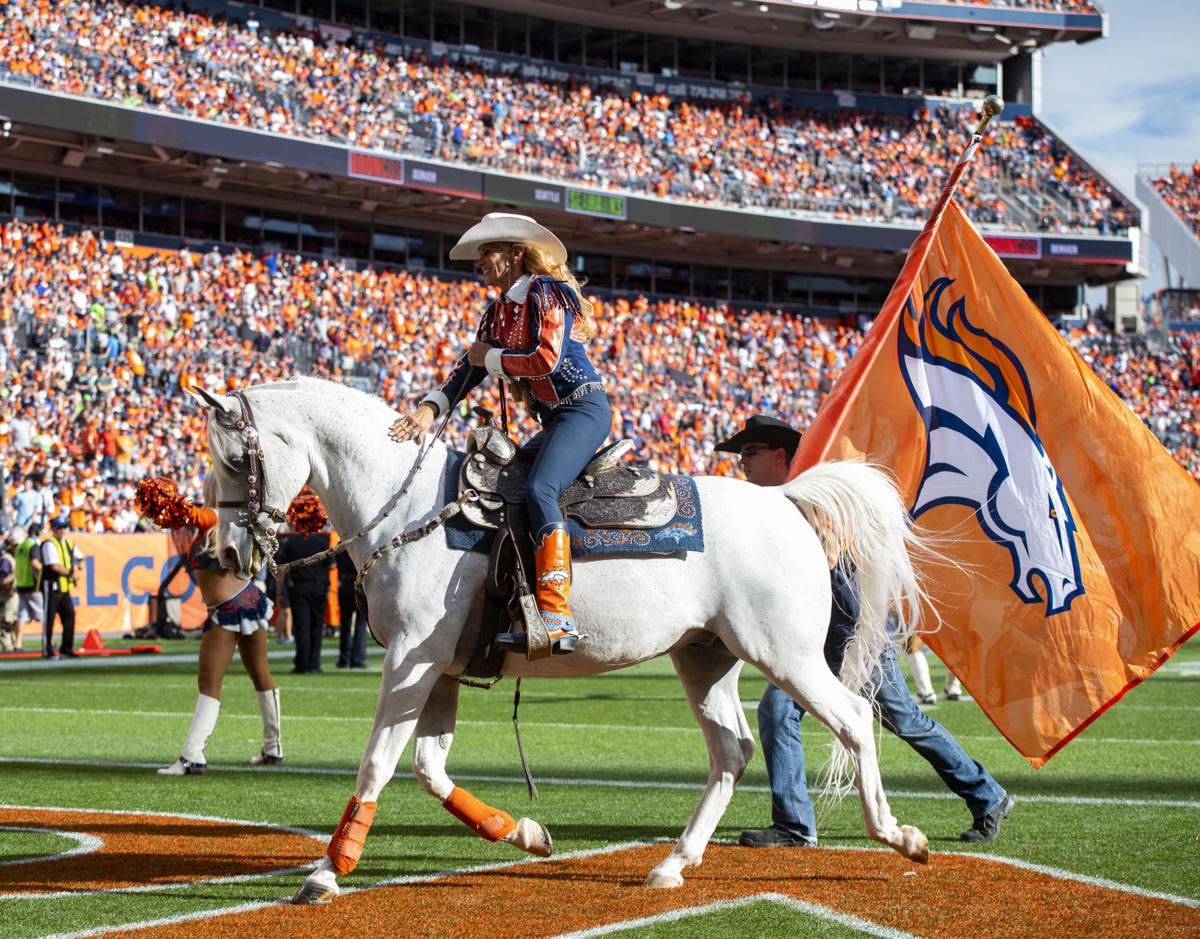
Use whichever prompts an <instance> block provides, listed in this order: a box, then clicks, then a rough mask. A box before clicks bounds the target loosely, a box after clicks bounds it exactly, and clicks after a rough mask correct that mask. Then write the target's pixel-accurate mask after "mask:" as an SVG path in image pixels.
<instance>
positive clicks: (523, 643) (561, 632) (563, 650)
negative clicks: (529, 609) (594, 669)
mask: <svg viewBox="0 0 1200 939" xmlns="http://www.w3.org/2000/svg"><path fill="white" fill-rule="evenodd" d="M578 641H579V634H578V633H572V632H567V631H566V630H565V629H552V630H550V652H551V654H552V655H570V654H571V653H572V652H574V651H575V644H576V643H577V642H578ZM496 645H498V646H499V647H500V648H501V649H503V650H504V651H505V652H519V653H520V654H521V655H525V654H526V653H528V651H529V634H528V633H524V632H519V633H497V634H496Z"/></svg>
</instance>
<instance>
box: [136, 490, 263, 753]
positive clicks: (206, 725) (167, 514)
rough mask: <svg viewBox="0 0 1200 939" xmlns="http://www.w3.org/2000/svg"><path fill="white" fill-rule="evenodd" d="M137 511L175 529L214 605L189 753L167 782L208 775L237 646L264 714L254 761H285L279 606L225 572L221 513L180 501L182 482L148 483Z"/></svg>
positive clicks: (187, 740)
mask: <svg viewBox="0 0 1200 939" xmlns="http://www.w3.org/2000/svg"><path fill="white" fill-rule="evenodd" d="M135 501H136V504H137V506H138V508H139V509H140V510H141V511H142V513H143V514H144V515H145V516H146V517H147V518H149V519H150V520H151V521H152V522H154V524H156V525H158V526H159V527H160V528H167V529H171V530H172V536H173V538H174V539H175V544H176V547H177V549H178V550H179V552H180V554H181V555H183V558H184V566H185V567H186V568H187V572H188V576H189V577H190V578H191V579H192V581H193V582H194V583H195V584H196V586H197V587H198V588H199V589H200V595H201V596H202V597H203V598H204V602H205V604H206V605H207V606H208V618H207V619H206V620H205V621H204V632H203V635H202V636H201V639H200V678H199V685H200V695H199V697H198V698H197V699H196V709H195V711H194V712H193V714H192V723H191V726H189V727H188V731H187V736H186V737H184V739H183V754H182V755H181V756H180V757H179V759H178V760H176V761H175V762H174V763H172V764H171V765H170V766H164V767H163V768H162V769H160V770H159V771H158V775H160V776H194V775H199V774H200V773H203V772H204V771H205V769H207V763H206V762H205V760H204V745H205V744H206V743H207V742H208V738H209V735H210V734H211V733H212V732H213V728H215V727H216V725H217V715H218V713H219V712H220V710H221V680H222V679H223V678H224V677H225V671H226V669H228V668H229V662H230V660H231V659H232V658H233V650H234V648H235V647H236V648H237V650H238V653H239V654H240V655H241V658H242V664H243V665H245V667H246V672H247V673H248V674H249V676H250V681H251V682H253V683H254V690H255V691H256V692H257V693H258V710H259V713H260V714H261V715H262V725H263V745H262V749H261V750H260V751H259V752H258V754H257V755H256V756H252V757H251V758H250V763H251V764H252V765H254V766H262V765H264V764H274V763H282V762H283V747H282V745H281V743H280V738H279V689H278V688H277V687H275V680H274V679H273V678H272V677H271V668H270V666H269V665H268V664H267V629H268V625H267V621H268V620H269V619H270V618H271V601H270V599H269V598H268V597H267V596H266V595H265V594H264V593H263V592H262V591H261V590H259V589H258V585H257V584H255V583H254V582H253V581H250V580H244V579H243V578H241V577H238V576H237V575H236V574H233V573H231V572H230V571H227V570H225V569H224V568H222V567H221V562H220V561H218V560H217V559H216V556H215V554H216V552H215V551H214V542H215V538H216V527H215V526H216V524H217V513H216V512H214V511H213V510H212V509H208V508H202V507H200V506H198V505H195V504H193V503H191V502H188V501H187V500H186V499H183V498H182V497H180V496H179V494H178V492H177V490H176V486H175V483H174V482H172V481H171V480H169V479H163V478H161V477H159V478H155V479H144V480H142V481H141V483H139V484H138V488H137V496H136V500H135Z"/></svg>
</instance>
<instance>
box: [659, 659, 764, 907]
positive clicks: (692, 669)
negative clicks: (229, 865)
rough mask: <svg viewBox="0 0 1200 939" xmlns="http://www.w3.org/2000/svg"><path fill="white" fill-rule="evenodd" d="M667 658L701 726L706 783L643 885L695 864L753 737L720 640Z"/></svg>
mask: <svg viewBox="0 0 1200 939" xmlns="http://www.w3.org/2000/svg"><path fill="white" fill-rule="evenodd" d="M671 660H672V661H673V662H674V663H675V671H676V672H677V673H678V675H679V678H680V680H681V681H682V682H683V688H684V691H685V692H686V693H687V698H688V703H689V704H691V706H692V712H693V713H694V714H695V715H696V720H697V721H699V723H700V728H701V729H702V730H703V731H704V742H705V743H706V744H707V745H708V760H709V769H708V783H707V784H706V785H705V787H704V793H703V795H701V797H700V804H699V805H697V806H696V811H695V812H693V813H692V818H691V821H689V822H688V824H687V827H686V828H685V829H684V830H683V834H682V835H681V836H680V838H679V841H678V842H677V843H676V844H675V847H674V848H673V849H672V850H671V853H670V854H668V855H667V856H666V858H664V859H663V861H662V863H660V864H659V865H658V866H657V867H656V868H654V870H652V871H651V872H650V875H649V876H648V877H647V878H646V886H647V887H680V886H682V885H683V870H684V868H688V867H697V866H699V864H700V862H701V860H703V858H704V849H705V848H706V847H707V846H708V842H709V839H710V838H712V834H713V832H714V831H716V828H717V824H718V823H719V822H720V821H721V816H723V815H724V814H725V809H726V808H727V807H728V805H729V800H730V799H731V798H732V797H733V790H734V787H735V786H736V785H737V783H738V780H739V779H741V778H742V773H743V772H744V771H745V769H746V764H747V763H748V762H750V757H751V756H753V754H754V738H753V736H751V734H750V725H749V724H748V723H747V721H746V714H745V712H744V711H743V710H742V705H741V701H740V700H739V698H738V674H739V673H740V672H741V668H742V663H741V662H739V661H738V660H737V659H736V658H734V657H733V656H732V655H731V654H730V653H729V652H728V651H727V650H726V649H725V648H724V647H723V646H720V645H712V646H685V647H684V648H682V649H678V650H676V651H675V652H672V653H671Z"/></svg>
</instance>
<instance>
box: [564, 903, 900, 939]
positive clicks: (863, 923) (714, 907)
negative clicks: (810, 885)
mask: <svg viewBox="0 0 1200 939" xmlns="http://www.w3.org/2000/svg"><path fill="white" fill-rule="evenodd" d="M753 903H777V904H779V905H780V906H786V907H787V908H788V909H792V910H796V911H797V912H799V913H807V914H808V915H809V916H815V917H816V918H817V919H823V920H825V921H826V922H828V923H837V924H838V925H841V926H848V927H849V928H850V929H856V930H858V931H859V932H861V933H865V934H866V935H868V936H878V937H880V939H918V937H916V936H915V935H913V933H910V932H904V931H903V930H900V929H892V928H891V927H890V926H880V925H879V924H878V923H872V922H871V921H870V920H866V919H860V918H859V917H857V916H850V915H848V914H846V913H838V912H837V911H836V910H831V909H830V908H829V907H827V906H819V905H817V904H815V903H805V902H804V901H803V900H797V899H796V898H795V897H788V896H784V895H783V894H782V893H759V894H755V895H754V896H751V897H742V898H740V899H738V900H718V901H717V902H715V903H706V904H704V905H703V906H693V907H688V908H686V909H681V910H671V911H670V912H668V913H659V914H658V915H656V916H642V917H639V918H638V919H627V920H624V921H623V922H620V923H609V924H607V925H605V926H593V927H592V928H591V929H581V930H579V931H578V932H567V933H560V934H559V935H557V936H556V937H554V939H592V937H593V936H606V935H609V934H610V933H614V932H624V931H625V930H626V929H639V928H641V927H643V926H656V925H658V924H659V923H675V922H678V921H679V920H681V919H690V918H692V917H694V916H705V915H707V914H708V913H719V912H721V911H722V910H737V909H741V908H742V907H744V906H750V905H751V904H753Z"/></svg>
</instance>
